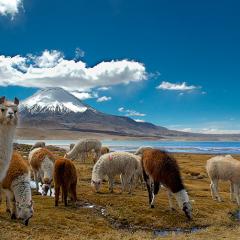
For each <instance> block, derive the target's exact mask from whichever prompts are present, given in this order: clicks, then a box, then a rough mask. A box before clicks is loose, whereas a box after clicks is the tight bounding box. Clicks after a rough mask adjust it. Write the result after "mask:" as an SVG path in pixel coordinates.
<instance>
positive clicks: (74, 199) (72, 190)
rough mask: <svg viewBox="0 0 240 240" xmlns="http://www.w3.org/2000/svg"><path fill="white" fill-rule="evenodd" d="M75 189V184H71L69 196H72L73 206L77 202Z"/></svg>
mask: <svg viewBox="0 0 240 240" xmlns="http://www.w3.org/2000/svg"><path fill="white" fill-rule="evenodd" d="M76 188H77V183H73V184H72V185H71V187H70V191H71V196H72V201H73V205H74V206H76V202H77V192H76Z"/></svg>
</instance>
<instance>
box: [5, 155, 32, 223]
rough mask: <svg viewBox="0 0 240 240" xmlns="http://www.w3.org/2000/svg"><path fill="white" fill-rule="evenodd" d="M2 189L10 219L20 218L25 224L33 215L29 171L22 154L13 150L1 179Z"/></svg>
mask: <svg viewBox="0 0 240 240" xmlns="http://www.w3.org/2000/svg"><path fill="white" fill-rule="evenodd" d="M2 189H3V192H5V194H6V197H7V200H6V205H7V211H8V212H10V213H11V219H16V218H17V219H22V220H23V223H24V224H25V225H26V226H27V225H28V222H29V219H30V218H31V217H32V216H33V204H32V193H31V187H30V171H29V167H28V165H27V163H26V162H25V161H24V159H23V158H22V156H21V155H20V154H19V153H17V152H15V151H14V152H13V154H12V159H11V162H10V165H9V168H8V170H7V174H6V176H5V178H4V179H3V181H2ZM11 205H12V207H11Z"/></svg>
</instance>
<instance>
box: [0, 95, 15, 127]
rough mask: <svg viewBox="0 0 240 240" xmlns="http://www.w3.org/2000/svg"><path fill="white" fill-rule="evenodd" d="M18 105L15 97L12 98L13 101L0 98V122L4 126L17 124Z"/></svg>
mask: <svg viewBox="0 0 240 240" xmlns="http://www.w3.org/2000/svg"><path fill="white" fill-rule="evenodd" d="M18 105H19V100H18V99H17V98H15V99H14V102H10V101H7V100H6V98H5V97H1V98H0V124H2V125H5V126H7V125H17V123H18Z"/></svg>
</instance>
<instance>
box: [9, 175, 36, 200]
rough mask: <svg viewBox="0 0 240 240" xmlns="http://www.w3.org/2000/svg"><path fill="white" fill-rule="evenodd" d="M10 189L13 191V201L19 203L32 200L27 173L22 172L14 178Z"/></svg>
mask: <svg viewBox="0 0 240 240" xmlns="http://www.w3.org/2000/svg"><path fill="white" fill-rule="evenodd" d="M11 189H12V191H13V193H14V197H15V201H16V202H18V203H19V204H24V203H29V202H30V201H31V200H32V194H31V186H30V177H29V174H24V175H21V176H19V177H17V178H16V179H14V180H13V182H12V185H11Z"/></svg>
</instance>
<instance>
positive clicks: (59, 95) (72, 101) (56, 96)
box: [20, 87, 93, 114]
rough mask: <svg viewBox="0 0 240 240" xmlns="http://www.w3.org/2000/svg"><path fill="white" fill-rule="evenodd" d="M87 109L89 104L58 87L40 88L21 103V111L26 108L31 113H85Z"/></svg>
mask: <svg viewBox="0 0 240 240" xmlns="http://www.w3.org/2000/svg"><path fill="white" fill-rule="evenodd" d="M87 109H88V106H87V105H85V104H83V103H82V102H81V101H80V100H79V99H78V98H76V97H75V96H73V95H72V94H71V93H69V92H68V91H66V90H64V89H62V88H57V87H56V88H46V89H42V90H39V91H38V92H36V93H35V94H34V95H33V96H31V97H29V98H27V99H26V100H25V101H23V102H22V103H21V105H20V111H23V110H25V111H28V112H30V113H31V114H37V113H44V112H54V113H70V112H74V113H83V112H85V111H86V110H87ZM92 110H93V109H92Z"/></svg>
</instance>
